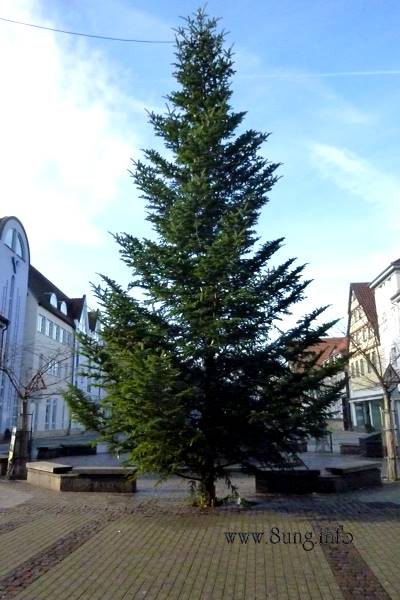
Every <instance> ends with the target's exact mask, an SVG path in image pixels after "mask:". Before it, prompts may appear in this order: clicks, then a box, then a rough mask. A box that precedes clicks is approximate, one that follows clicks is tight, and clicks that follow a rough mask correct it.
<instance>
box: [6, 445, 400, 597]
mask: <svg viewBox="0 0 400 600" xmlns="http://www.w3.org/2000/svg"><path fill="white" fill-rule="evenodd" d="M81 458H82V459H83V457H81ZM90 458H91V459H92V460H93V458H95V457H86V459H90ZM96 458H97V460H101V457H100V456H99V457H96ZM64 460H65V459H64ZM75 460H77V457H74V461H75ZM103 460H104V457H103ZM61 462H62V461H61ZM79 462H82V461H79ZM234 482H235V484H237V485H238V487H239V490H240V493H241V495H242V496H244V497H246V498H247V499H249V500H254V501H257V502H258V503H257V504H256V505H254V506H253V507H252V508H251V509H242V508H238V507H236V506H234V505H233V506H230V507H229V508H219V509H214V510H212V509H209V510H206V511H200V510H199V509H197V508H193V507H191V506H190V503H189V501H188V493H187V485H186V484H185V483H184V482H182V480H178V479H171V480H169V481H168V482H166V483H164V484H163V485H161V486H155V483H156V479H155V478H154V477H151V476H146V477H142V478H139V480H138V492H137V493H136V494H132V495H124V494H82V493H68V492H65V493H56V492H51V491H47V490H44V489H38V488H34V487H31V486H30V485H28V484H27V483H25V482H15V481H14V482H13V481H7V480H5V479H3V480H1V481H0V540H1V542H2V543H0V598H1V599H8V598H10V599H11V598H15V599H18V600H22V599H24V600H53V599H57V600H58V599H60V600H129V599H136V598H138V599H140V598H146V599H155V598H157V599H171V600H176V599H182V600H186V599H187V600H192V599H193V600H218V599H226V600H239V599H240V600H241V599H246V600H247V599H249V600H258V599H265V598H267V599H271V600H303V599H304V600H308V599H311V600H314V599H315V600H320V599H327V600H342V599H350V598H351V599H352V600H358V599H360V600H361V598H362V600H371V599H396V600H398V599H399V598H400V569H399V563H400V484H397V483H396V484H385V485H384V486H383V487H382V489H377V490H373V491H359V492H352V493H347V494H342V495H335V496H322V495H314V494H313V495H310V496H305V497H299V496H298V497H291V498H288V497H279V496H269V497H265V496H264V497H260V496H259V497H256V496H255V494H254V480H253V479H252V478H251V477H245V476H241V475H239V474H238V475H236V476H235V479H234ZM220 492H221V493H222V492H223V490H222V489H221V490H220ZM327 530H328V531H329V532H339V535H337V534H336V537H332V536H329V535H328V537H326V531H327ZM234 533H236V535H233V534H234ZM239 533H240V534H241V535H239ZM248 533H249V535H246V534H248ZM227 534H228V535H227ZM351 537H352V538H353V539H352V540H351ZM246 539H247V542H246ZM306 540H308V542H309V543H305V542H306ZM338 540H340V541H338ZM310 541H311V543H310Z"/></svg>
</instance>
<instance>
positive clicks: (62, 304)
mask: <svg viewBox="0 0 400 600" xmlns="http://www.w3.org/2000/svg"><path fill="white" fill-rule="evenodd" d="M60 311H61V312H62V313H63V314H64V315H66V314H67V305H66V303H65V302H64V300H63V301H62V302H60Z"/></svg>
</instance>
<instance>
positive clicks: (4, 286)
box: [0, 217, 30, 434]
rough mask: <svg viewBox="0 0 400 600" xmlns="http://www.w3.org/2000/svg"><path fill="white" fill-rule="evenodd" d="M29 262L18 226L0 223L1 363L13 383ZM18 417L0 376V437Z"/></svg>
mask: <svg viewBox="0 0 400 600" xmlns="http://www.w3.org/2000/svg"><path fill="white" fill-rule="evenodd" d="M10 246H14V248H10ZM29 261H30V256H29V244H28V240H27V237H26V234H25V230H24V228H23V226H22V224H21V223H20V222H19V220H18V219H16V218H14V217H9V218H4V219H1V220H0V314H1V315H2V316H3V317H5V318H7V319H8V321H9V325H8V328H7V330H6V331H5V333H4V336H3V345H2V361H3V364H4V365H5V367H6V369H9V370H11V371H12V374H13V376H14V377H15V380H16V382H19V381H20V376H21V360H22V342H23V333H24V317H25V307H26V294H27V285H28V273H29ZM18 413H19V398H18V395H17V393H16V390H15V388H14V387H13V386H12V384H11V381H10V379H9V378H8V377H7V375H6V373H4V372H3V373H0V434H3V433H4V431H5V429H7V428H8V429H10V428H11V427H12V426H13V425H14V424H15V423H16V419H17V414H18Z"/></svg>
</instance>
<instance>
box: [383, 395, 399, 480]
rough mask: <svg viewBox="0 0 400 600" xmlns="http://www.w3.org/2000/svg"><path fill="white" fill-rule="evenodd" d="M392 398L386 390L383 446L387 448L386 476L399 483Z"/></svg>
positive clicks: (384, 397) (384, 396)
mask: <svg viewBox="0 0 400 600" xmlns="http://www.w3.org/2000/svg"><path fill="white" fill-rule="evenodd" d="M391 408H392V407H391V398H390V395H389V394H388V392H387V391H386V390H384V392H383V428H384V429H383V444H384V446H385V448H386V464H387V471H386V476H387V478H388V480H389V481H397V479H398V472H397V458H396V454H397V453H396V432H395V428H394V423H393V415H392V410H391Z"/></svg>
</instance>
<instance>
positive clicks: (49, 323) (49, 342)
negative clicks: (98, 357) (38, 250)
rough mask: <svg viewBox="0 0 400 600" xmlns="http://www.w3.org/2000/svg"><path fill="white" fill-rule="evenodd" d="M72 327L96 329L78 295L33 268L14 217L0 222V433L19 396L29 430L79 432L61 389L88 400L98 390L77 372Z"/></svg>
mask: <svg viewBox="0 0 400 600" xmlns="http://www.w3.org/2000/svg"><path fill="white" fill-rule="evenodd" d="M77 332H82V333H85V334H87V335H93V336H95V337H97V336H98V334H99V322H98V319H97V314H96V313H94V312H90V311H89V310H88V307H87V302H86V296H82V297H79V298H70V297H68V296H67V295H66V294H65V293H64V292H62V291H61V290H60V289H59V288H58V287H57V286H56V285H55V284H54V283H52V282H51V281H50V280H49V279H47V278H46V277H45V276H44V275H43V274H42V273H40V271H38V270H37V269H36V268H35V267H33V266H32V265H31V264H30V254H29V244H28V239H27V236H26V233H25V231H24V228H23V226H22V224H21V223H20V221H19V220H18V219H16V218H15V217H4V218H2V219H0V367H2V368H0V435H4V433H5V432H6V430H7V429H8V430H9V429H11V427H12V426H13V425H16V424H17V420H18V415H20V414H21V412H22V401H21V395H22V394H25V395H26V396H27V397H28V424H29V428H30V429H31V430H32V432H33V434H34V435H36V436H46V435H55V434H65V433H73V432H79V431H82V426H81V425H80V424H79V423H77V422H74V421H73V420H71V416H70V412H69V409H68V406H67V404H66V403H65V401H64V399H63V396H62V393H63V391H64V390H65V388H66V387H67V385H68V384H70V383H73V384H75V385H77V386H78V387H80V388H81V389H82V390H83V391H84V392H85V393H89V394H90V395H91V396H92V398H93V399H94V400H96V399H99V398H100V397H101V391H100V390H99V389H98V388H97V387H96V386H93V385H92V382H91V381H89V380H88V379H87V378H86V377H84V376H82V375H81V373H80V371H81V369H82V368H83V367H84V366H85V360H86V359H85V357H84V356H83V355H82V353H81V351H80V348H79V342H78V339H77V336H76V334H77ZM18 390H19V391H20V392H21V393H18Z"/></svg>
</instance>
